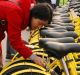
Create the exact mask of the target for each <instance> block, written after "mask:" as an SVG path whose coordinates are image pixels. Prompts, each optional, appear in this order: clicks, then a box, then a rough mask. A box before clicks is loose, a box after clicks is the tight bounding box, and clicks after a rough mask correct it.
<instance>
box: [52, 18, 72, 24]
mask: <svg viewBox="0 0 80 75" xmlns="http://www.w3.org/2000/svg"><path fill="white" fill-rule="evenodd" d="M54 21H55V22H57V21H58V22H62V23H71V22H72V21H71V20H70V19H62V18H61V19H53V22H54Z"/></svg>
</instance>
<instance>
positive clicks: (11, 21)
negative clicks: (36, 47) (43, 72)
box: [0, 0, 52, 67]
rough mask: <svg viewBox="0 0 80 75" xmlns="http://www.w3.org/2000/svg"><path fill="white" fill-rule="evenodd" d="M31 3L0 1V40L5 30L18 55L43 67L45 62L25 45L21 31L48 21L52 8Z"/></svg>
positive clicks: (40, 25) (32, 28)
mask: <svg viewBox="0 0 80 75" xmlns="http://www.w3.org/2000/svg"><path fill="white" fill-rule="evenodd" d="M31 4H32V1H31V0H21V1H19V3H17V4H15V3H14V2H9V1H0V42H1V41H2V40H3V39H4V37H5V34H4V32H5V31H6V32H7V34H8V37H9V40H10V44H11V45H12V47H13V48H14V49H15V50H16V51H17V52H19V53H20V55H22V56H23V57H24V58H25V59H26V58H30V59H31V60H32V61H34V62H35V63H36V64H39V65H41V66H43V67H44V66H45V62H43V61H42V59H41V58H40V57H38V56H36V55H35V54H34V53H33V52H32V51H31V49H29V48H28V47H26V46H25V44H24V42H23V41H22V39H21V31H22V30H24V29H25V28H26V27H27V26H29V27H30V29H31V30H34V29H36V28H41V27H42V26H45V25H47V24H48V23H50V21H51V19H52V10H51V8H50V6H49V5H48V4H38V5H36V6H34V7H33V8H32V7H31ZM31 8H32V9H31Z"/></svg>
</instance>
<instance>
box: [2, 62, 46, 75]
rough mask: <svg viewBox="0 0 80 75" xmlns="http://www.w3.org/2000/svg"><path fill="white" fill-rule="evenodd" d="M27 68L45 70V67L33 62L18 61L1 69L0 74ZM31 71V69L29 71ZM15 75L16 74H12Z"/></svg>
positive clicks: (9, 73) (8, 73)
mask: <svg viewBox="0 0 80 75" xmlns="http://www.w3.org/2000/svg"><path fill="white" fill-rule="evenodd" d="M24 69H25V70H27V69H28V70H29V69H36V70H39V71H43V72H45V71H46V69H44V68H43V67H41V66H39V65H37V64H34V63H27V62H20V63H15V64H13V65H10V66H9V67H7V68H5V69H3V70H2V71H1V73H0V75H11V74H12V73H14V72H17V71H20V70H24ZM31 72H32V71H31ZM14 75H16V74H14Z"/></svg>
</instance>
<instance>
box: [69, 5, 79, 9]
mask: <svg viewBox="0 0 80 75" xmlns="http://www.w3.org/2000/svg"><path fill="white" fill-rule="evenodd" d="M70 7H71V8H74V9H77V8H80V4H77V5H73V6H70Z"/></svg>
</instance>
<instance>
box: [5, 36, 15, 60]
mask: <svg viewBox="0 0 80 75" xmlns="http://www.w3.org/2000/svg"><path fill="white" fill-rule="evenodd" d="M6 46H7V47H6V48H7V52H6V53H7V54H6V58H7V59H11V58H12V57H13V56H14V55H15V54H16V51H15V50H14V49H13V48H12V46H11V45H10V42H9V39H8V37H7V44H6Z"/></svg>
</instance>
